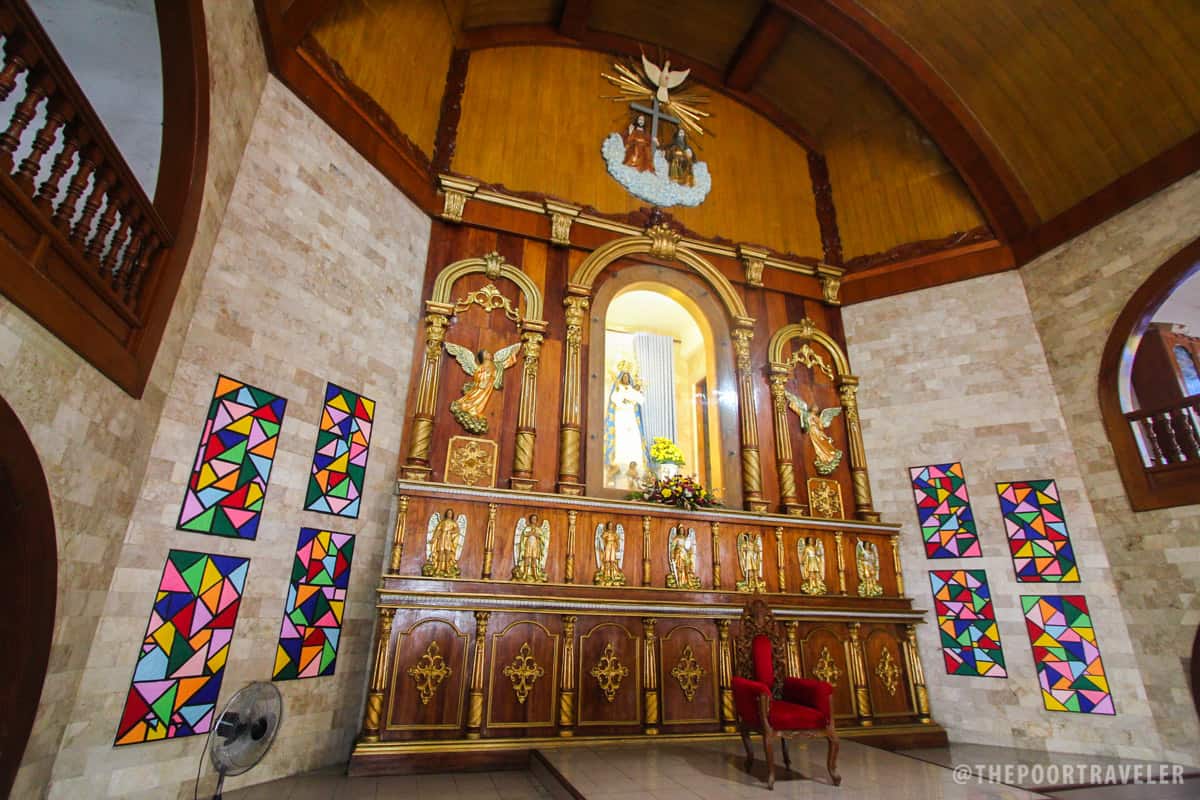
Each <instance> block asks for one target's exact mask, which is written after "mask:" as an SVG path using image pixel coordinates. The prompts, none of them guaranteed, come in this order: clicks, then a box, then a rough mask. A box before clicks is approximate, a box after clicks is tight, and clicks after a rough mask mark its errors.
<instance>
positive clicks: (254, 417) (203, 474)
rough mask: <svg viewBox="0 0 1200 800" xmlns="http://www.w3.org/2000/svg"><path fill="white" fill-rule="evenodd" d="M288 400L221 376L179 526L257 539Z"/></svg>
mask: <svg viewBox="0 0 1200 800" xmlns="http://www.w3.org/2000/svg"><path fill="white" fill-rule="evenodd" d="M286 408H287V400H285V399H284V398H282V397H279V396H277V395H274V394H271V393H270V392H268V391H266V390H264V389H259V388H257V387H254V386H250V385H248V384H245V383H242V382H241V381H237V380H234V379H233V378H227V377H225V376H224V375H220V376H218V377H217V388H216V389H215V390H214V391H213V399H212V402H211V403H210V404H209V407H208V417H207V418H206V419H205V421H204V430H203V432H202V433H201V434H200V444H199V446H198V447H197V448H196V459H195V461H194V462H193V464H192V474H191V476H190V477H189V478H188V486H187V492H186V494H185V495H184V498H183V508H182V509H180V512H179V522H178V523H176V527H177V528H178V529H179V530H183V531H194V532H196V533H209V534H212V535H214V536H228V537H231V538H235V539H254V538H256V537H257V536H258V523H259V518H260V516H261V515H262V508H263V500H264V499H265V498H266V493H267V482H268V481H269V480H270V477H271V466H272V465H273V464H274V461H275V448H276V447H277V445H278V443H279V428H280V426H281V425H282V424H283V414H284V411H285V410H286Z"/></svg>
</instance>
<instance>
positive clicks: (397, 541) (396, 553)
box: [388, 494, 408, 575]
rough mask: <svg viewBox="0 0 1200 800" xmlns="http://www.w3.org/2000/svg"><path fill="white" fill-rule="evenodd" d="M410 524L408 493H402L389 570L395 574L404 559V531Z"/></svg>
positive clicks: (397, 507)
mask: <svg viewBox="0 0 1200 800" xmlns="http://www.w3.org/2000/svg"><path fill="white" fill-rule="evenodd" d="M407 526H408V495H406V494H402V495H400V499H399V501H398V502H397V503H396V527H395V528H394V529H393V530H392V560H391V563H390V564H389V565H388V566H389V570H388V571H389V572H391V573H392V574H393V575H395V574H396V573H398V572H399V571H400V562H401V561H402V560H404V531H405V528H407Z"/></svg>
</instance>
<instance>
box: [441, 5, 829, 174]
mask: <svg viewBox="0 0 1200 800" xmlns="http://www.w3.org/2000/svg"><path fill="white" fill-rule="evenodd" d="M564 17H565V11H564ZM457 45H458V47H459V48H461V49H463V50H486V49H488V48H492V47H530V46H539V45H540V46H554V47H578V48H581V49H584V50H597V51H600V52H607V53H616V54H618V55H627V56H633V57H638V56H640V55H641V54H642V53H643V52H644V53H646V55H648V56H652V57H653V56H654V55H655V53H657V51H658V48H657V46H656V45H649V44H646V43H645V42H640V41H638V40H636V39H631V38H629V37H627V36H621V35H619V34H614V33H607V32H605V31H597V30H592V29H590V28H585V29H584V30H583V31H582V32H580V33H577V34H573V35H567V34H565V33H563V32H562V30H561V25H560V26H552V25H491V26H488V27H485V28H472V29H470V30H465V31H463V32H462V33H461V34H459V37H458V42H457ZM663 49H664V50H667V48H663ZM669 52H670V53H671V66H672V67H674V68H677V69H678V68H683V69H690V70H691V71H692V77H693V78H695V79H696V80H698V81H699V82H700V83H702V84H704V85H705V86H707V87H708V88H709V89H712V90H713V91H717V92H720V93H721V94H724V95H726V96H727V97H730V98H732V99H734V100H736V101H737V102H739V103H741V104H742V105H744V106H746V107H747V108H750V109H753V110H754V111H757V112H758V113H759V114H762V115H763V116H764V117H766V118H767V119H769V120H770V121H771V122H772V123H774V124H775V125H776V126H777V127H778V128H779V129H780V130H781V131H783V132H784V133H786V134H787V135H788V136H790V137H792V138H793V139H795V140H796V141H797V142H798V143H799V144H800V146H801V147H803V148H804V149H805V150H808V151H810V152H816V153H819V152H821V146H820V144H819V143H818V142H817V139H816V137H815V136H813V135H812V134H811V133H809V131H808V130H807V129H806V128H805V127H804V126H802V125H801V124H800V123H798V122H796V120H795V119H793V118H792V117H791V116H789V115H787V114H785V113H784V112H783V111H782V110H781V109H780V108H779V107H778V106H776V105H775V104H774V103H772V102H771V101H769V100H767V99H766V98H765V97H762V96H760V95H757V94H754V93H752V92H747V91H741V90H738V89H734V88H732V87H730V86H728V85H727V84H726V83H725V76H724V75H723V74H722V73H721V71H720V70H718V69H716V68H714V67H712V66H711V65H709V64H705V63H703V62H701V61H696V60H695V59H692V58H688V57H687V56H686V55H684V54H681V53H679V52H678V51H675V50H670V51H669Z"/></svg>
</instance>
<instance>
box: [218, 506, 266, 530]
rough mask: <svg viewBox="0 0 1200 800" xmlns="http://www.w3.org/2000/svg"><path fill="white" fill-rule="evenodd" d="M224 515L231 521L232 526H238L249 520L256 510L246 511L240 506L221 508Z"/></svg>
mask: <svg viewBox="0 0 1200 800" xmlns="http://www.w3.org/2000/svg"><path fill="white" fill-rule="evenodd" d="M222 510H223V511H224V512H225V515H226V516H228V517H229V521H230V522H232V523H233V527H235V528H240V527H242V526H243V525H245V524H246V523H247V522H249V521H250V519H251V518H252V517H254V515H255V514H257V513H258V512H257V511H247V510H245V509H242V508H222Z"/></svg>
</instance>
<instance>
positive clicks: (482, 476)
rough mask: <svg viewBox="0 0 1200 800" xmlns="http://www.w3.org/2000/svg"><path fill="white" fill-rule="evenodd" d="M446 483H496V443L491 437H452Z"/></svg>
mask: <svg viewBox="0 0 1200 800" xmlns="http://www.w3.org/2000/svg"><path fill="white" fill-rule="evenodd" d="M446 483H460V484H463V485H465V486H488V487H490V486H494V485H495V483H496V443H495V442H493V441H492V440H491V439H475V438H472V437H469V436H452V437H450V444H449V455H448V456H447V457H446Z"/></svg>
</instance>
